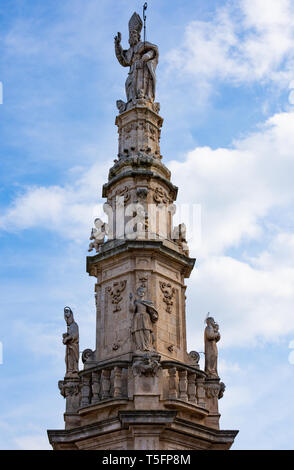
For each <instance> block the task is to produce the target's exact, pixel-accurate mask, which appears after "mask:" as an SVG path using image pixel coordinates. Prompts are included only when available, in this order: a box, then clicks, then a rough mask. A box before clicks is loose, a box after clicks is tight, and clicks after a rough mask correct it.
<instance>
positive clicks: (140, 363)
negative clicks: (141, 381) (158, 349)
mask: <svg viewBox="0 0 294 470" xmlns="http://www.w3.org/2000/svg"><path fill="white" fill-rule="evenodd" d="M159 361H160V356H158V355H150V354H144V355H143V356H142V357H139V358H136V359H135V361H134V363H133V366H132V370H133V374H134V376H137V375H139V376H141V375H145V376H152V377H155V376H157V375H158V371H159V369H160V367H161V365H160V362H159Z"/></svg>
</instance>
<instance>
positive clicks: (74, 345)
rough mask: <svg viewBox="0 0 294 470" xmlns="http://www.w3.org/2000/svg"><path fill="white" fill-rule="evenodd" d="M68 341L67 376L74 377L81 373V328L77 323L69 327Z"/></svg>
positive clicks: (66, 351)
mask: <svg viewBox="0 0 294 470" xmlns="http://www.w3.org/2000/svg"><path fill="white" fill-rule="evenodd" d="M66 339H67V340H66V343H65V344H66V350H65V364H66V375H72V374H76V373H78V371H79V327H78V324H77V323H76V322H75V321H74V322H73V323H71V324H70V325H68V326H67V338H66Z"/></svg>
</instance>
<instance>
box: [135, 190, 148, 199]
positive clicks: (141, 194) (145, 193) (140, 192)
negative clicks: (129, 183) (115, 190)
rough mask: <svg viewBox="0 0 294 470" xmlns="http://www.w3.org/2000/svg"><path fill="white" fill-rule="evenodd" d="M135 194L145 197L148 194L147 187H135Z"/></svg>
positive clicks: (141, 197)
mask: <svg viewBox="0 0 294 470" xmlns="http://www.w3.org/2000/svg"><path fill="white" fill-rule="evenodd" d="M136 193H137V196H138V198H140V199H146V198H147V194H148V188H137V191H136Z"/></svg>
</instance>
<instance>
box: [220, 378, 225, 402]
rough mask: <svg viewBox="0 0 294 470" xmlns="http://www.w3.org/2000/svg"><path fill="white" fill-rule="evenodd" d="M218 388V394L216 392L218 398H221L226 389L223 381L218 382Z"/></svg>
mask: <svg viewBox="0 0 294 470" xmlns="http://www.w3.org/2000/svg"><path fill="white" fill-rule="evenodd" d="M219 385H220V389H219V394H218V399H219V400H220V399H221V398H223V396H224V393H225V390H226V386H225V384H224V383H223V382H220V384H219Z"/></svg>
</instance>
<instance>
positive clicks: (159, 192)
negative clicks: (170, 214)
mask: <svg viewBox="0 0 294 470" xmlns="http://www.w3.org/2000/svg"><path fill="white" fill-rule="evenodd" d="M153 199H154V201H155V203H156V205H158V204H170V203H171V202H172V200H171V198H170V197H169V195H168V194H167V192H166V191H164V190H163V189H162V188H161V187H160V186H157V188H155V190H154V194H153Z"/></svg>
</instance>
